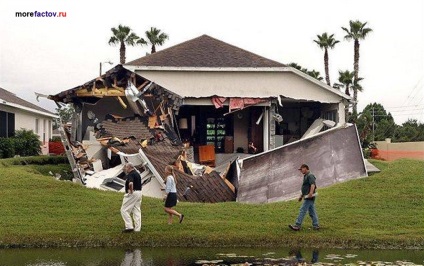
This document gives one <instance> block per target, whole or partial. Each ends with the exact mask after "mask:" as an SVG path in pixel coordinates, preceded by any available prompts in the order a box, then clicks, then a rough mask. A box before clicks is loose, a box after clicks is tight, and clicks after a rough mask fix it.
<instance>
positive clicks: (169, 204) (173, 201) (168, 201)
mask: <svg viewBox="0 0 424 266" xmlns="http://www.w3.org/2000/svg"><path fill="white" fill-rule="evenodd" d="M165 175H166V179H165V184H166V188H165V193H166V194H165V196H164V198H163V200H164V201H165V212H166V213H168V224H172V220H173V216H174V215H176V216H178V217H179V218H180V223H182V222H183V219H184V214H181V213H179V212H177V211H176V210H174V209H173V207H175V206H176V205H177V179H176V178H175V173H174V167H172V165H167V166H166V167H165Z"/></svg>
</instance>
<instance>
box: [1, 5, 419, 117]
mask: <svg viewBox="0 0 424 266" xmlns="http://www.w3.org/2000/svg"><path fill="white" fill-rule="evenodd" d="M34 11H38V12H44V11H48V12H66V17H62V18H57V17H56V18H46V17H44V18H40V17H37V18H35V17H32V18H22V17H21V18H17V17H15V12H34ZM349 20H360V21H362V22H368V24H367V25H368V26H369V27H370V28H372V29H373V30H374V31H373V32H372V33H371V34H370V35H369V36H368V38H367V39H366V40H364V41H362V42H361V48H360V49H361V50H360V52H361V54H360V55H361V57H360V76H361V77H364V81H363V83H362V86H363V87H364V92H363V93H360V94H359V103H358V108H359V110H362V109H363V108H364V107H365V106H366V105H367V104H369V103H372V102H378V103H381V104H383V106H384V107H385V108H386V110H388V111H390V112H391V113H392V115H393V116H394V117H395V121H396V122H397V123H398V124H400V123H402V122H404V121H406V120H407V119H408V118H414V119H417V120H419V121H421V122H424V89H423V85H424V1H421V0H407V1H393V0H389V1H384V2H381V1H364V0H355V1H351V0H344V1H339V0H321V1H317V0H307V1H306V0H304V1H273V0H272V1H271V0H263V1H252V0H247V1H239V0H233V1H228V0H225V1H224V0H214V1H209V0H204V1H195V0H180V1H172V0H157V1H129V0H121V1H101V2H99V1H83V0H19V1H14V0H2V1H1V2H0V36H2V37H1V42H0V86H1V87H3V88H4V89H7V90H9V91H12V92H14V93H16V94H17V96H19V97H21V98H24V99H26V100H28V101H30V102H34V103H37V102H36V100H35V96H34V92H40V93H44V94H56V93H58V92H60V91H62V90H65V89H70V88H73V87H75V86H77V85H80V84H82V83H84V82H86V81H88V80H91V79H92V78H94V77H96V76H97V75H98V73H99V63H100V62H104V61H109V60H110V61H112V62H114V63H118V62H119V52H118V49H119V48H118V47H112V46H109V45H108V44H107V42H108V40H109V38H110V36H111V31H110V28H111V27H116V26H117V25H118V24H120V23H121V24H124V25H127V26H130V27H131V28H132V29H133V30H134V32H136V33H137V34H138V35H140V36H141V35H144V32H145V31H146V30H148V29H149V28H150V27H152V26H154V27H157V28H159V29H161V30H163V31H165V32H166V33H168V34H169V36H170V39H169V41H168V42H167V43H166V44H165V45H164V46H163V47H159V48H158V50H160V49H164V48H167V47H170V46H172V45H175V44H178V43H180V42H183V41H186V40H189V39H192V38H196V37H198V36H200V35H202V34H207V35H210V36H212V37H214V38H217V39H220V40H222V41H224V42H227V43H230V44H232V45H235V46H238V47H240V48H243V49H246V50H249V51H251V52H254V53H256V54H259V55H261V56H264V57H267V58H270V59H273V60H276V61H279V62H281V63H286V64H288V63H290V62H296V63H298V64H300V65H302V66H303V67H306V68H308V69H315V70H318V71H320V72H321V75H322V76H324V66H323V51H321V50H320V48H319V47H318V46H317V45H316V44H315V43H314V42H313V40H314V39H316V35H317V34H321V33H323V32H328V33H329V34H334V35H335V37H336V39H338V40H340V41H341V42H340V43H339V44H338V45H337V46H336V47H335V49H333V50H330V53H329V56H330V78H331V82H332V83H333V82H335V81H336V79H337V78H338V71H339V70H353V42H347V41H344V40H343V37H344V35H345V34H344V32H343V31H342V29H341V27H342V26H343V27H348V25H349ZM148 51H149V48H148V47H128V48H127V61H130V60H133V59H136V58H139V57H141V56H143V55H145V54H146V52H148ZM109 67H110V66H109V65H107V64H105V65H104V70H107V69H108V68H109ZM38 104H39V105H40V106H42V107H44V108H46V109H49V110H52V111H53V110H54V107H55V105H54V103H53V102H50V101H47V100H41V102H39V103H38Z"/></svg>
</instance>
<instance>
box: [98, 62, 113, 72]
mask: <svg viewBox="0 0 424 266" xmlns="http://www.w3.org/2000/svg"><path fill="white" fill-rule="evenodd" d="M103 64H109V65H112V64H113V63H112V62H111V61H106V62H100V65H99V70H100V71H99V72H100V76H102V65H103Z"/></svg>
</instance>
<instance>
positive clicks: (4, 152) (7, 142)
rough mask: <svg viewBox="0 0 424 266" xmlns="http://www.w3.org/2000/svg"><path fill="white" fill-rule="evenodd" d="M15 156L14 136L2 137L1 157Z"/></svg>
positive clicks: (0, 142)
mask: <svg viewBox="0 0 424 266" xmlns="http://www.w3.org/2000/svg"><path fill="white" fill-rule="evenodd" d="M13 156H15V143H14V141H13V139H12V138H0V158H10V157H13Z"/></svg>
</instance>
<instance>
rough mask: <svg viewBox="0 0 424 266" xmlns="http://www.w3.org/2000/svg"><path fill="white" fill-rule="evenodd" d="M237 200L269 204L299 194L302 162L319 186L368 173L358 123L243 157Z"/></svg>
mask: <svg viewBox="0 0 424 266" xmlns="http://www.w3.org/2000/svg"><path fill="white" fill-rule="evenodd" d="M242 162H243V167H242V169H241V172H240V179H239V188H238V195H237V201H239V202H246V203H266V202H275V201H284V200H289V199H293V198H295V197H297V196H299V194H300V187H301V185H302V174H301V173H300V172H299V170H297V169H298V168H299V166H300V165H301V164H302V163H306V164H308V165H309V167H310V169H311V172H312V173H314V174H315V176H316V177H317V186H318V188H322V187H327V186H330V185H332V184H335V183H339V182H344V181H347V180H350V179H355V178H359V177H364V176H367V171H366V168H365V164H364V159H363V155H362V150H361V146H360V144H359V139H358V133H357V130H356V126H354V125H349V126H345V127H338V128H333V129H329V130H327V131H324V132H322V133H319V134H317V135H314V136H312V137H310V138H306V139H303V140H299V141H296V142H293V143H290V144H287V145H284V146H282V147H279V148H276V149H273V150H270V151H268V152H264V153H261V154H258V155H255V156H251V157H248V158H245V159H243V160H242Z"/></svg>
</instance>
